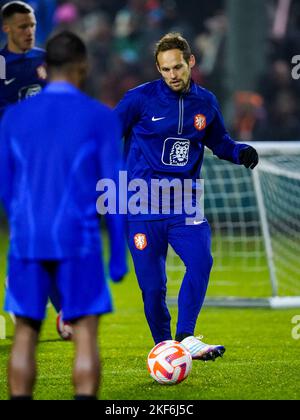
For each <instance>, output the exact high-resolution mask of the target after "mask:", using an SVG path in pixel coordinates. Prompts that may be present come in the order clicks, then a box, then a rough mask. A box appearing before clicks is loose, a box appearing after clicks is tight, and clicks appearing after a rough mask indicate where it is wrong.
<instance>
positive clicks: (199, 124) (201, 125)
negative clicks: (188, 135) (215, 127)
mask: <svg viewBox="0 0 300 420" xmlns="http://www.w3.org/2000/svg"><path fill="white" fill-rule="evenodd" d="M206 125H207V122H206V116H205V115H203V114H198V115H196V116H195V119H194V126H195V128H196V129H197V130H198V131H202V130H204V129H205V128H206Z"/></svg>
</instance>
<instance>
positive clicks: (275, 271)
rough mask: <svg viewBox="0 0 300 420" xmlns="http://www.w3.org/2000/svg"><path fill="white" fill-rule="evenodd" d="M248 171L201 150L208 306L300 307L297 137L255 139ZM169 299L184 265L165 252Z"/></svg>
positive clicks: (299, 162)
mask: <svg viewBox="0 0 300 420" xmlns="http://www.w3.org/2000/svg"><path fill="white" fill-rule="evenodd" d="M253 145H254V147H255V148H256V149H257V151H258V153H259V155H260V163H259V165H258V167H257V168H256V169H255V170H254V171H248V170H246V169H245V168H244V167H241V166H237V165H233V164H231V163H229V162H225V161H221V160H219V159H217V158H216V157H214V156H213V155H212V153H211V152H209V151H206V156H205V161H204V165H203V172H202V178H203V179H204V182H205V197H204V201H205V216H206V218H207V219H208V221H209V223H210V225H211V227H212V238H213V246H212V251H213V257H214V266H213V270H212V275H211V280H210V286H209V289H208V294H207V299H206V305H214V306H230V307H239V306H241V307H247V306H249V307H272V308H280V307H300V142H296V141H295V142H283V143H282V142H276V143H274V142H255V143H253ZM167 267H168V276H169V287H168V290H169V292H168V293H169V299H170V300H171V301H172V300H174V299H177V294H178V290H179V287H180V284H181V281H182V278H183V276H184V272H185V268H184V266H183V264H182V263H181V261H180V259H179V258H178V257H177V256H176V254H175V253H174V252H173V251H172V250H171V249H170V252H169V256H168V265H167Z"/></svg>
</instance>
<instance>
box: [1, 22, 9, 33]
mask: <svg viewBox="0 0 300 420" xmlns="http://www.w3.org/2000/svg"><path fill="white" fill-rule="evenodd" d="M2 31H3V32H4V33H5V34H8V33H9V25H8V24H7V23H3V25H2Z"/></svg>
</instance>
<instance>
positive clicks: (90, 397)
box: [74, 395, 97, 401]
mask: <svg viewBox="0 0 300 420" xmlns="http://www.w3.org/2000/svg"><path fill="white" fill-rule="evenodd" d="M74 400H75V401H97V397H95V396H94V395H75V397H74Z"/></svg>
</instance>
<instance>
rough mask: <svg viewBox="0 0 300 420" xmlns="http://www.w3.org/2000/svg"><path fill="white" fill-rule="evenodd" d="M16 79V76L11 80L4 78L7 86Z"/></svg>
mask: <svg viewBox="0 0 300 420" xmlns="http://www.w3.org/2000/svg"><path fill="white" fill-rule="evenodd" d="M15 80H16V78H15V77H14V78H13V79H10V80H4V84H5V86H8V85H11V84H12V83H13V82H14V81H15Z"/></svg>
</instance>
